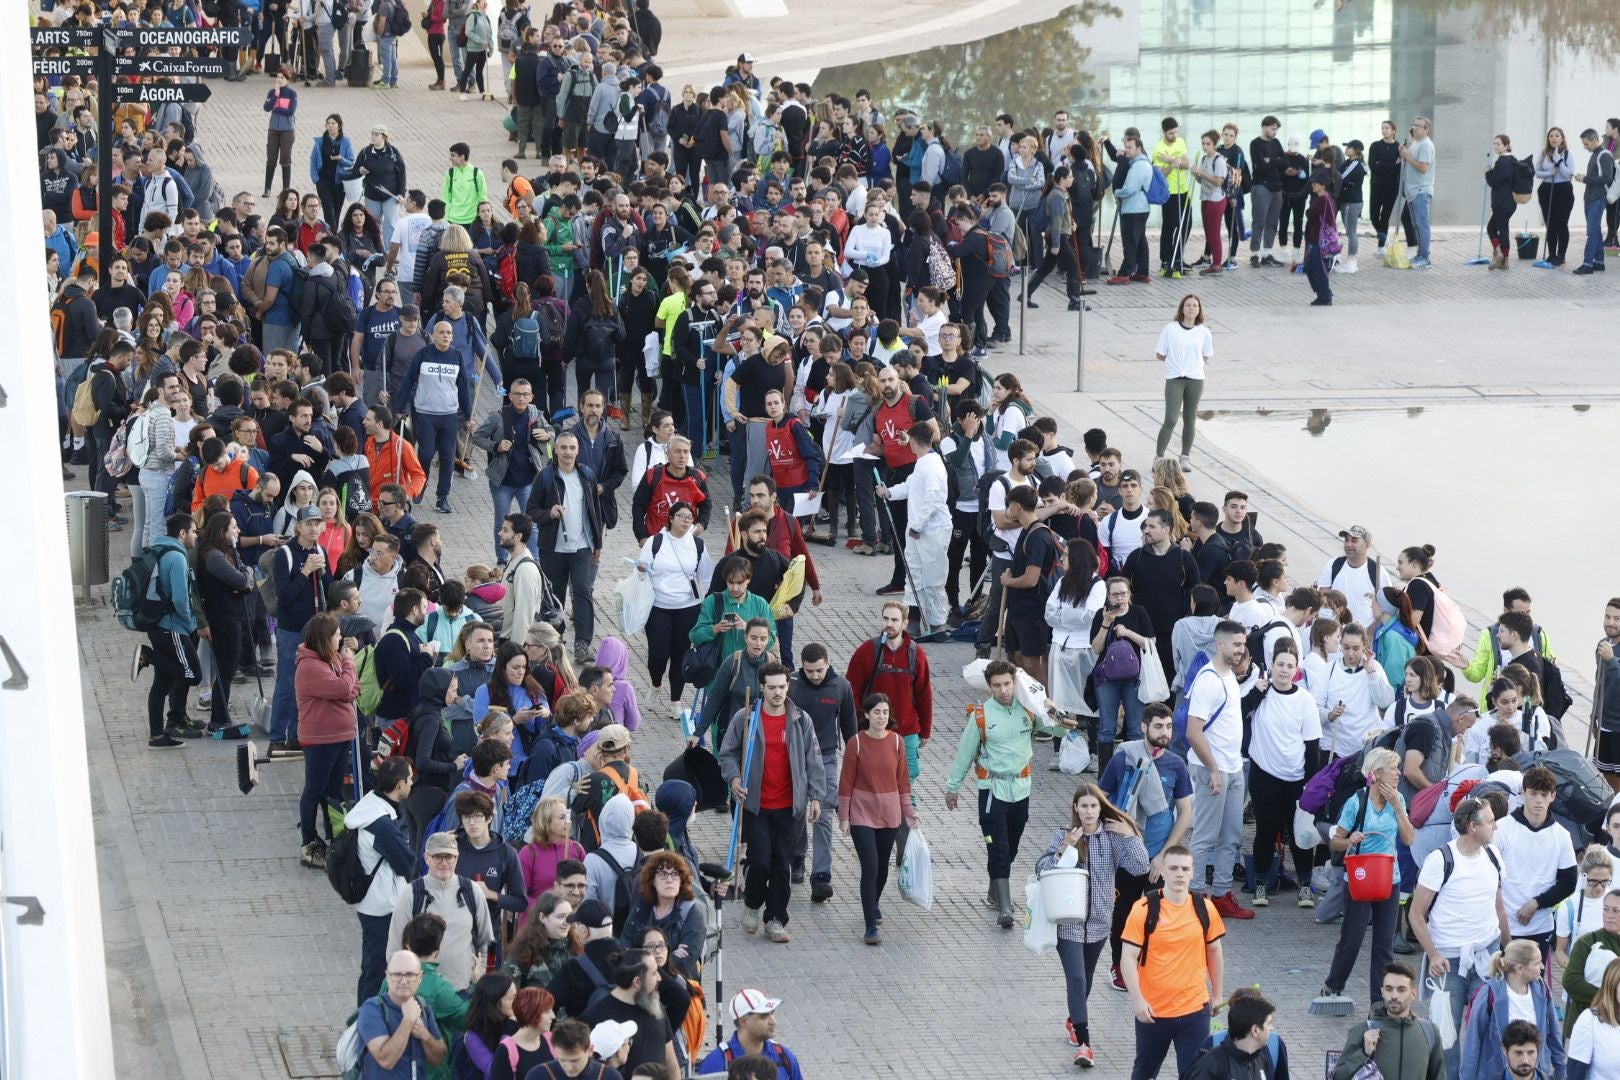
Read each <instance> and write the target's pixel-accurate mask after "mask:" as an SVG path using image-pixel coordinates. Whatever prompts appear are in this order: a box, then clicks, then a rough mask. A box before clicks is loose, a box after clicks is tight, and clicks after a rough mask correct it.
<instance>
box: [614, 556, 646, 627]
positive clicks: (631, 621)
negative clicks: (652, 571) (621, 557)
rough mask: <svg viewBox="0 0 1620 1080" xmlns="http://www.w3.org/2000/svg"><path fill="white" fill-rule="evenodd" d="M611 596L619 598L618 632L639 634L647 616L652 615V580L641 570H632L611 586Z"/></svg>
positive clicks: (644, 625)
mask: <svg viewBox="0 0 1620 1080" xmlns="http://www.w3.org/2000/svg"><path fill="white" fill-rule="evenodd" d="M613 595H614V596H616V597H618V598H619V630H620V632H621V633H624V634H626V635H629V634H639V633H640V632H641V631H642V630H644V629H645V628H646V626H647V616H649V615H651V614H652V609H653V584H652V578H651V577H650V576H649V575H648V574H647V573H646V572H645V571H643V570H632V571H630V573H628V574H626V575H625V576H624V578H623V579H621V580H620V581H619V583H618V584H617V585H615V586H613Z"/></svg>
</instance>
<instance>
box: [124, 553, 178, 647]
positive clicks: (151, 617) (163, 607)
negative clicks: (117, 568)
mask: <svg viewBox="0 0 1620 1080" xmlns="http://www.w3.org/2000/svg"><path fill="white" fill-rule="evenodd" d="M162 561H163V552H161V551H159V550H157V549H156V548H143V549H142V550H141V553H140V554H139V555H137V556H135V558H134V559H132V560H130V564H129V565H128V566H126V567H124V569H123V572H122V573H120V574H119V575H118V576H117V577H116V578H114V579H113V583H112V605H113V614H114V615H116V616H117V617H118V622H119V624H120V625H122V626H123V627H124V629H126V630H140V631H146V630H156V629H157V628H158V620H159V619H161V618H162V617H163V616H164V615H166V614H168V612H169V611H170V610H171V609H172V607H173V605H172V604H170V602H169V598H168V597H166V596H164V595H163V590H162V587H161V575H160V574H159V573H158V566H159V565H160V564H161V563H162Z"/></svg>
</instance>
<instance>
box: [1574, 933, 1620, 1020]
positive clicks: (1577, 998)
mask: <svg viewBox="0 0 1620 1080" xmlns="http://www.w3.org/2000/svg"><path fill="white" fill-rule="evenodd" d="M1594 945H1601V946H1603V947H1604V948H1605V949H1608V950H1609V951H1610V952H1612V953H1614V954H1615V955H1616V956H1620V934H1611V933H1609V932H1608V931H1607V930H1593V931H1592V932H1591V933H1589V934H1582V935H1581V936H1580V937H1578V938H1576V939H1575V943H1574V944H1573V945H1571V946H1570V947H1569V963H1567V964H1565V965H1564V991H1565V992H1566V993H1567V994H1569V1010H1568V1011H1567V1012H1566V1013H1565V1014H1564V1040H1565V1041H1566V1042H1567V1041H1568V1040H1569V1033H1570V1032H1571V1031H1572V1030H1574V1028H1575V1021H1576V1020H1578V1019H1580V1015H1581V1013H1583V1012H1585V1011H1586V1010H1587V1009H1589V1008H1591V1007H1592V999H1593V998H1595V997H1597V992H1598V988H1597V987H1596V986H1593V985H1592V984H1591V983H1589V982H1587V981H1586V957H1587V954H1588V953H1590V952H1591V951H1592V947H1593V946H1594Z"/></svg>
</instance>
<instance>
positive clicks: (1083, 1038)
mask: <svg viewBox="0 0 1620 1080" xmlns="http://www.w3.org/2000/svg"><path fill="white" fill-rule="evenodd" d="M1069 805H1070V811H1069V827H1068V828H1067V829H1053V830H1052V839H1051V840H1050V841H1049V842H1048V843H1047V845H1046V854H1044V855H1042V856H1041V857H1040V858H1039V859H1037V860H1036V861H1035V873H1036V874H1039V875H1045V874H1048V873H1050V872H1051V871H1053V870H1057V869H1059V868H1063V869H1067V868H1068V867H1071V866H1077V867H1080V868H1083V869H1084V870H1085V871H1086V875H1087V884H1088V885H1089V884H1090V883H1091V882H1096V883H1098V884H1097V887H1095V888H1088V889H1087V890H1086V891H1087V903H1086V909H1085V910H1086V912H1087V914H1086V916H1085V918H1084V919H1081V920H1079V921H1075V922H1069V921H1064V922H1060V923H1058V927H1057V937H1058V944H1057V954H1058V960H1059V961H1060V962H1061V963H1062V964H1063V981H1064V984H1065V986H1066V988H1067V991H1068V1006H1069V1015H1068V1018H1067V1019H1066V1020H1064V1022H1063V1027H1064V1029H1065V1031H1066V1033H1067V1034H1068V1037H1069V1045H1070V1046H1072V1047H1074V1048H1075V1049H1074V1064H1076V1065H1078V1066H1080V1067H1081V1068H1085V1069H1089V1068H1091V1067H1093V1066H1094V1065H1095V1064H1096V1056H1095V1055H1094V1054H1093V1052H1092V1049H1091V1029H1090V1026H1089V1022H1088V1015H1087V1011H1086V999H1087V998H1088V997H1089V996H1090V994H1091V983H1092V975H1093V973H1094V972H1095V971H1096V970H1097V958H1098V957H1100V956H1101V955H1102V953H1103V949H1104V948H1105V947H1106V946H1107V945H1108V936H1109V931H1110V929H1111V927H1112V925H1113V921H1114V903H1115V900H1116V897H1117V894H1116V891H1115V890H1114V889H1113V888H1112V887H1111V886H1112V884H1113V881H1114V872H1115V870H1124V871H1125V872H1126V873H1127V874H1133V875H1138V876H1141V875H1145V874H1146V873H1147V872H1148V853H1147V847H1146V846H1145V845H1144V844H1143V842H1142V831H1141V829H1140V828H1139V827H1138V826H1137V824H1136V822H1135V820H1134V819H1132V817H1131V816H1130V815H1129V814H1127V813H1126V812H1125V811H1124V810H1121V809H1120V808H1119V807H1117V806H1115V805H1114V804H1113V803H1111V802H1109V801H1108V796H1107V795H1105V794H1103V791H1102V789H1101V788H1099V787H1098V786H1097V785H1096V784H1093V783H1091V782H1089V781H1081V782H1080V785H1079V786H1078V787H1076V788H1075V789H1074V798H1073V799H1071V800H1070V803H1069ZM1071 852H1072V853H1073V855H1072V856H1071V854H1070V853H1071Z"/></svg>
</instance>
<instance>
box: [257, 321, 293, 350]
mask: <svg viewBox="0 0 1620 1080" xmlns="http://www.w3.org/2000/svg"><path fill="white" fill-rule="evenodd" d="M263 326H264V334H263V335H262V336H263V338H264V341H263V342H261V345H262V346H263V349H264V353H265V355H266V356H268V355H269V354H270V353H272V352H274V351H275V350H276V349H291V350H292V351H293V352H295V353H296V352H297V351H298V342H299V340H300V339H301V336H302V335H301V334H300V333H299V331H298V324H297V323H287V324H285V325H284V324H282V323H273V322H267V323H264V324H263Z"/></svg>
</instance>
